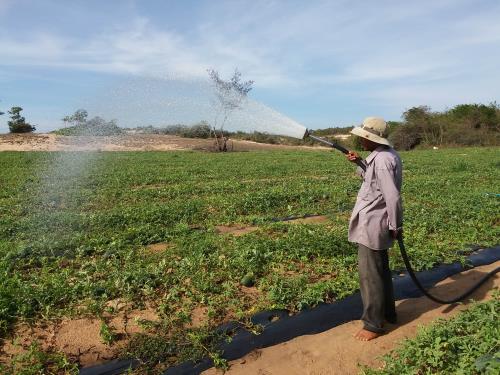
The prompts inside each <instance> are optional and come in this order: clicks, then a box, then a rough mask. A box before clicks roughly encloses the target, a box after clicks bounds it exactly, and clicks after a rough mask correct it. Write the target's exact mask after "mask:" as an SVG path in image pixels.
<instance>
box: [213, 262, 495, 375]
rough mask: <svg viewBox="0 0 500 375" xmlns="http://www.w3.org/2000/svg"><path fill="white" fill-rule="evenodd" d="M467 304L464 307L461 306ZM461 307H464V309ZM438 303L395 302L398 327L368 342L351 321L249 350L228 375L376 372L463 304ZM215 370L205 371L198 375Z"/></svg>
mask: <svg viewBox="0 0 500 375" xmlns="http://www.w3.org/2000/svg"><path fill="white" fill-rule="evenodd" d="M498 266H500V261H498V262H496V263H494V264H490V265H487V266H482V267H476V268H474V269H472V270H469V271H467V272H464V273H462V274H459V275H455V276H453V277H450V278H448V279H446V280H443V281H442V282H440V283H439V284H438V285H437V286H436V287H435V288H433V289H432V292H433V293H435V294H436V295H437V296H440V297H451V296H456V295H458V294H459V293H461V292H463V291H464V290H465V289H466V288H468V287H470V286H471V285H473V284H474V283H475V282H476V281H477V280H478V279H480V278H481V277H482V276H483V275H484V274H485V273H487V272H489V271H491V270H493V269H494V268H496V267H498ZM499 286H500V277H499V275H498V274H497V275H496V277H495V278H494V279H491V280H489V281H488V282H486V284H485V285H483V286H482V287H481V288H480V289H479V290H478V291H476V292H475V293H474V294H473V295H472V297H471V298H473V299H475V300H483V301H485V300H488V299H490V298H491V294H492V290H493V289H495V288H498V287H499ZM466 304H467V303H466ZM466 304H465V305H466ZM465 305H462V304H454V305H439V304H437V303H435V302H432V301H431V300H429V299H427V298H426V297H421V298H414V299H407V300H402V301H398V302H397V312H398V318H399V321H400V322H399V324H398V325H389V326H388V328H389V333H387V334H386V335H384V336H381V337H379V338H377V339H375V340H373V341H370V342H361V341H358V340H357V339H355V338H354V337H353V335H354V334H355V333H356V332H357V331H358V330H359V328H360V322H359V321H353V322H349V323H346V324H343V325H340V326H338V327H335V328H332V329H330V330H328V331H325V332H322V333H320V334H317V335H307V336H300V337H297V338H295V339H293V340H290V341H288V342H284V343H282V344H278V345H275V346H272V347H269V348H264V349H259V350H254V351H253V352H251V353H249V354H248V355H246V356H245V357H243V358H241V359H239V360H235V361H232V362H231V363H230V365H231V367H230V369H229V371H228V372H227V374H229V375H239V374H246V375H335V374H342V375H348V374H358V373H359V370H360V368H359V367H358V364H362V365H367V366H370V367H373V368H378V367H380V366H381V365H382V363H381V361H380V359H379V357H380V356H381V355H383V354H386V353H387V352H389V351H390V350H391V349H393V348H394V347H395V346H396V345H397V343H398V342H400V341H402V340H403V339H405V338H407V337H413V336H415V333H416V330H417V328H418V326H421V325H427V324H429V323H430V322H432V321H433V320H435V319H437V318H449V317H451V316H453V315H455V314H456V313H457V312H458V311H460V310H463V309H464V308H465V307H466V306H465ZM220 373H221V372H220V371H218V370H215V369H213V368H212V369H209V370H207V371H205V372H203V374H204V375H215V374H220Z"/></svg>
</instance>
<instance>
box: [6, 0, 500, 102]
mask: <svg viewBox="0 0 500 375" xmlns="http://www.w3.org/2000/svg"><path fill="white" fill-rule="evenodd" d="M11 3H12V2H11V1H10V0H9V1H7V0H0V13H1V12H2V9H4V10H5V9H7V8H8V6H9V4H11ZM138 4H139V3H138ZM485 4H486V5H485ZM488 5H489V4H488V3H487V2H481V1H479V2H474V1H467V0H460V1H455V0H453V1H452V0H446V1H422V2H414V3H408V2H398V1H377V2H349V1H335V2H333V1H328V0H324V1H315V2H310V3H304V2H292V1H286V2H285V1H254V2H234V1H221V2H206V3H200V4H199V7H203V9H201V10H200V12H199V15H198V18H193V19H186V20H184V23H185V24H186V25H187V26H185V28H184V29H183V28H182V27H177V28H176V27H174V26H170V24H169V20H171V18H172V16H171V15H170V18H169V17H168V16H166V17H165V22H164V24H161V25H160V23H159V22H158V21H157V23H155V21H154V19H155V17H153V15H149V16H145V15H144V14H139V13H138V12H136V13H131V14H130V15H129V16H130V17H128V18H127V17H124V16H123V14H121V16H120V17H116V19H113V17H112V16H113V15H111V17H110V23H109V25H107V26H102V25H101V26H100V27H93V25H92V24H91V23H89V27H88V30H87V31H86V33H85V35H78V34H74V33H73V34H72V33H70V32H65V30H61V31H60V32H56V31H55V30H57V28H56V27H50V28H49V27H44V26H38V27H37V28H35V29H33V30H32V32H31V33H30V35H31V36H30V37H27V36H24V37H21V36H17V33H16V32H15V31H14V30H10V32H9V30H4V31H2V32H0V51H1V52H2V58H1V59H0V65H9V66H22V65H32V66H45V67H54V68H58V69H59V68H65V69H75V70H82V71H99V72H107V73H113V74H122V73H125V74H137V75H148V76H155V77H168V76H195V77H206V69H207V68H209V67H212V68H215V69H217V70H219V71H220V72H221V73H222V74H224V75H229V74H231V72H232V71H233V70H234V68H235V67H238V68H239V69H240V71H242V72H243V75H244V77H245V78H246V77H248V79H253V80H255V81H256V88H257V87H258V88H263V89H266V88H272V89H273V90H282V91H281V92H283V93H284V94H288V93H289V92H291V91H297V92H300V91H302V92H306V91H308V92H310V91H311V90H315V89H316V87H323V88H324V87H325V86H330V87H331V88H332V90H329V92H333V91H335V90H337V91H341V90H340V89H344V90H345V89H346V88H349V90H351V92H352V93H353V95H355V94H356V90H358V91H359V96H360V97H363V98H368V99H369V100H373V101H379V102H380V103H387V102H391V103H401V104H404V105H406V103H409V102H411V101H412V100H414V101H415V102H418V103H424V102H425V103H429V104H432V103H431V102H429V101H425V99H426V97H427V98H428V100H434V101H435V102H436V103H438V102H439V103H441V102H443V100H441V99H440V98H442V97H446V95H448V96H449V97H450V98H452V97H453V98H457V100H458V99H460V98H467V96H465V95H462V96H460V95H457V93H456V92H454V90H457V86H456V85H454V83H453V81H454V80H462V81H464V82H465V81H466V82H469V83H468V85H469V86H466V85H465V84H464V85H462V86H460V87H461V90H465V91H467V90H468V91H469V92H472V90H475V92H477V97H481V98H482V97H484V95H483V93H488V95H491V96H493V97H494V96H495V95H497V94H495V91H494V90H493V89H492V88H493V87H498V85H499V84H500V78H499V77H498V75H496V74H494V73H492V70H491V69H492V68H491V67H492V66H495V65H500V45H499V43H500V23H499V22H498V18H499V17H500V6H499V5H495V4H493V5H491V6H488ZM57 6H58V7H60V8H61V12H62V13H64V11H65V7H67V8H68V10H67V11H68V12H71V14H72V16H74V11H70V10H69V9H70V8H71V7H70V6H69V5H65V3H62V4H57ZM186 6H187V5H186ZM130 9H132V10H133V9H135V8H134V7H133V6H131V7H130ZM131 12H132V11H131ZM89 14H90V13H89ZM89 14H87V15H86V17H89ZM174 17H175V16H174ZM35 30H41V31H38V32H36V31H35ZM49 30H50V31H49ZM486 68H487V69H486ZM485 70H488V72H489V73H488V74H490V77H488V78H489V79H479V78H481V77H483V75H482V74H484V73H482V72H481V71H485ZM471 75H472V76H473V77H474V76H476V75H477V78H476V79H471V80H468V79H469V78H471ZM474 81H476V83H474ZM471 82H472V83H471ZM467 87H470V89H467ZM317 90H318V92H320V89H319V88H318V89H317ZM447 92H448V94H446V93H447ZM372 93H374V94H372ZM472 96H473V95H472V94H471V97H472Z"/></svg>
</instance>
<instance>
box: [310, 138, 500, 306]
mask: <svg viewBox="0 0 500 375" xmlns="http://www.w3.org/2000/svg"><path fill="white" fill-rule="evenodd" d="M307 137H309V138H311V139H313V140H315V141H317V142H321V143H323V144H325V145H328V146H329V147H331V148H334V149H336V150H339V151H340V152H342V153H343V154H348V153H349V150H348V149H346V148H345V147H343V146H341V145H339V144H337V143H334V142H331V141H328V140H326V139H324V138H321V137H317V136H315V135H313V134H312V131H311V130H308V129H305V130H304V135H303V137H302V139H306V138H307ZM355 163H356V164H357V165H358V166H359V167H360V168H361V169H363V171H366V163H365V162H364V161H363V160H361V159H357V160H355ZM397 240H398V246H399V250H400V252H401V256H402V258H403V262H404V264H405V267H406V269H407V270H408V274H409V275H410V277H411V279H412V280H413V282H414V283H415V285H416V286H417V288H418V289H420V291H421V292H422V293H423V294H424V295H425V296H427V297H428V298H429V299H431V300H433V301H434V302H437V303H441V304H445V305H448V304H451V303H455V302H459V301H462V300H464V299H465V298H467V297H468V296H470V295H471V294H472V293H474V292H475V291H476V290H477V289H478V288H479V287H480V286H481V285H483V284H484V283H485V282H486V281H487V280H488V279H489V278H490V277H491V276H493V275H495V274H496V273H498V272H499V271H500V267H497V268H495V269H494V270H492V271H490V272H489V273H487V274H486V275H485V276H484V277H483V278H482V279H481V280H479V281H478V282H477V283H476V284H475V285H473V286H472V287H471V288H470V289H468V290H466V291H465V292H464V293H462V294H461V295H459V296H458V297H455V298H452V299H449V300H445V299H442V298H439V297H436V296H434V295H432V294H430V293H429V292H428V291H427V290H426V289H425V288H424V286H423V285H422V284H421V283H420V281H419V280H418V278H417V276H416V275H415V272H414V271H413V268H412V266H411V263H410V259H409V258H408V254H407V253H406V248H405V245H404V242H403V233H402V232H399V233H398V236H397Z"/></svg>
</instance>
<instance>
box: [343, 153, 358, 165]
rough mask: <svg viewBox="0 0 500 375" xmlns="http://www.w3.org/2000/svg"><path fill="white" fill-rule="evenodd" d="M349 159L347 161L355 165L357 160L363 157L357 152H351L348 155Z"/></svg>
mask: <svg viewBox="0 0 500 375" xmlns="http://www.w3.org/2000/svg"><path fill="white" fill-rule="evenodd" d="M346 157H347V160H349V161H351V162H353V163H355V162H356V160H359V159H361V157H360V156H359V154H358V153H357V152H354V151H349V152H348V153H347V155H346Z"/></svg>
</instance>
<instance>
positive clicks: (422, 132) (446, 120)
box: [389, 103, 500, 150]
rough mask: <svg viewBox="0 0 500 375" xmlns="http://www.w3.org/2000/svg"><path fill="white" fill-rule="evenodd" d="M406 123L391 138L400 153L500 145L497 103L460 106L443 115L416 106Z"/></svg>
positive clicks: (405, 115)
mask: <svg viewBox="0 0 500 375" xmlns="http://www.w3.org/2000/svg"><path fill="white" fill-rule="evenodd" d="M403 120H404V121H403V122H402V123H400V124H395V126H393V127H392V129H391V132H390V135H389V139H390V140H391V141H392V143H393V144H394V147H395V148H397V149H401V150H411V149H413V148H415V147H417V146H421V147H430V146H494V145H499V144H500V107H499V106H498V105H497V104H496V103H491V104H490V105H484V104H459V105H457V106H455V107H453V108H452V109H450V110H447V111H444V112H432V111H431V109H430V108H429V107H427V106H420V107H413V108H410V109H408V110H407V111H405V112H404V113H403Z"/></svg>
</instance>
